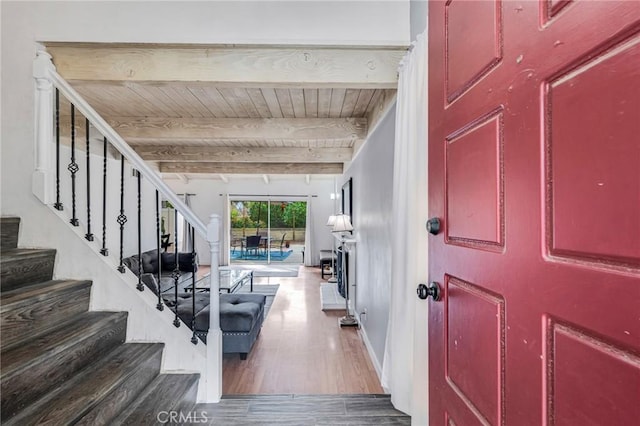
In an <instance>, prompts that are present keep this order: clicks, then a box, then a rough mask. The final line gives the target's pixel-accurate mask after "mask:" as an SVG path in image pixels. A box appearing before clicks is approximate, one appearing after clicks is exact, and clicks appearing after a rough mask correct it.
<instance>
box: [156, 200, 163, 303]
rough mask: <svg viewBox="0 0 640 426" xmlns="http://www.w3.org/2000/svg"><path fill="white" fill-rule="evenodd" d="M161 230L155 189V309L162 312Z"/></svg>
mask: <svg viewBox="0 0 640 426" xmlns="http://www.w3.org/2000/svg"><path fill="white" fill-rule="evenodd" d="M161 237H162V235H161V229H160V193H159V192H158V190H157V189H156V246H157V249H158V283H157V284H158V288H157V290H158V304H157V305H156V308H157V309H158V310H159V311H162V310H164V304H163V303H162V294H161V291H162V290H161V281H160V280H161V275H162V254H161V253H160V238H161Z"/></svg>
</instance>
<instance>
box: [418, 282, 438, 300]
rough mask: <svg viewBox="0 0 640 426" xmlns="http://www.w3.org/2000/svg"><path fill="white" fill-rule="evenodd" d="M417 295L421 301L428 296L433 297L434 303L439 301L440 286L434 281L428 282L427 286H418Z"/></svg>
mask: <svg viewBox="0 0 640 426" xmlns="http://www.w3.org/2000/svg"><path fill="white" fill-rule="evenodd" d="M417 293H418V297H419V298H420V299H423V300H424V299H426V298H428V297H429V296H431V297H433V300H434V301H438V300H440V286H439V285H438V283H437V282H435V281H432V282H430V283H429V285H428V286H427V285H426V284H419V285H418V289H417Z"/></svg>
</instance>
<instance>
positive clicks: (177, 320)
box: [172, 212, 195, 327]
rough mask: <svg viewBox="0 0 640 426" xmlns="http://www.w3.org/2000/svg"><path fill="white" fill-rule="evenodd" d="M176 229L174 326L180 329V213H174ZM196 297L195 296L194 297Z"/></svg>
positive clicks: (174, 229) (174, 232)
mask: <svg viewBox="0 0 640 426" xmlns="http://www.w3.org/2000/svg"><path fill="white" fill-rule="evenodd" d="M173 217H174V227H173V236H174V239H173V244H174V251H173V252H174V256H173V259H174V263H175V266H174V268H173V275H172V276H173V292H174V301H175V302H174V303H175V307H176V309H175V313H176V316H175V318H174V320H173V325H175V326H176V327H180V318H179V317H178V280H179V279H180V275H181V274H180V268H179V266H180V259H179V256H178V212H174V216H173ZM193 297H195V294H194V295H193Z"/></svg>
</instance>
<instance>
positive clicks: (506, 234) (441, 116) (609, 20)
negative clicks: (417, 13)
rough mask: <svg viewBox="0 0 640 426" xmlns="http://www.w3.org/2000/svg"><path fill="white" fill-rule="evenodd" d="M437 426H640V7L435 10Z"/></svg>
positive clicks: (432, 175) (601, 4) (532, 5)
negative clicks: (438, 289) (439, 228)
mask: <svg viewBox="0 0 640 426" xmlns="http://www.w3.org/2000/svg"><path fill="white" fill-rule="evenodd" d="M428 150H429V194H428V196H429V210H430V217H439V218H441V219H442V220H443V225H444V226H443V229H442V232H441V233H440V234H438V235H435V236H431V237H430V238H431V240H430V244H429V272H430V278H431V280H433V281H437V282H439V283H440V286H441V288H442V290H443V298H442V300H440V301H435V302H434V301H430V302H429V303H430V310H429V368H430V384H429V386H430V391H429V395H430V401H429V404H430V421H431V425H442V424H447V425H459V426H460V425H474V424H484V425H487V424H490V425H506V424H510V425H518V426H520V425H541V424H545V425H589V424H594V425H596V424H601V425H614V424H615V425H627V424H635V423H636V422H637V421H638V419H640V401H639V398H640V3H638V2H632V1H619V2H616V1H566V0H560V1H548V0H541V1H539V2H536V1H504V2H503V1H486V0H485V1H483V0H480V1H462V0H453V1H447V2H444V1H432V2H430V3H429V147H428Z"/></svg>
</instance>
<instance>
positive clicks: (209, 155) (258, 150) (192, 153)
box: [133, 144, 352, 163]
mask: <svg viewBox="0 0 640 426" xmlns="http://www.w3.org/2000/svg"><path fill="white" fill-rule="evenodd" d="M133 149H135V150H136V152H137V153H138V154H139V155H140V156H141V157H142V158H143V159H145V160H147V161H163V162H187V161H200V162H202V161H213V162H220V163H222V162H231V163H289V162H303V163H341V162H345V161H350V160H351V153H352V149H351V148H280V147H278V148H276V147H273V148H271V147H269V148H266V147H246V146H238V147H226V146H225V147H220V146H202V145H197V146H193V145H183V144H182V145H179V144H176V145H134V146H133Z"/></svg>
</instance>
